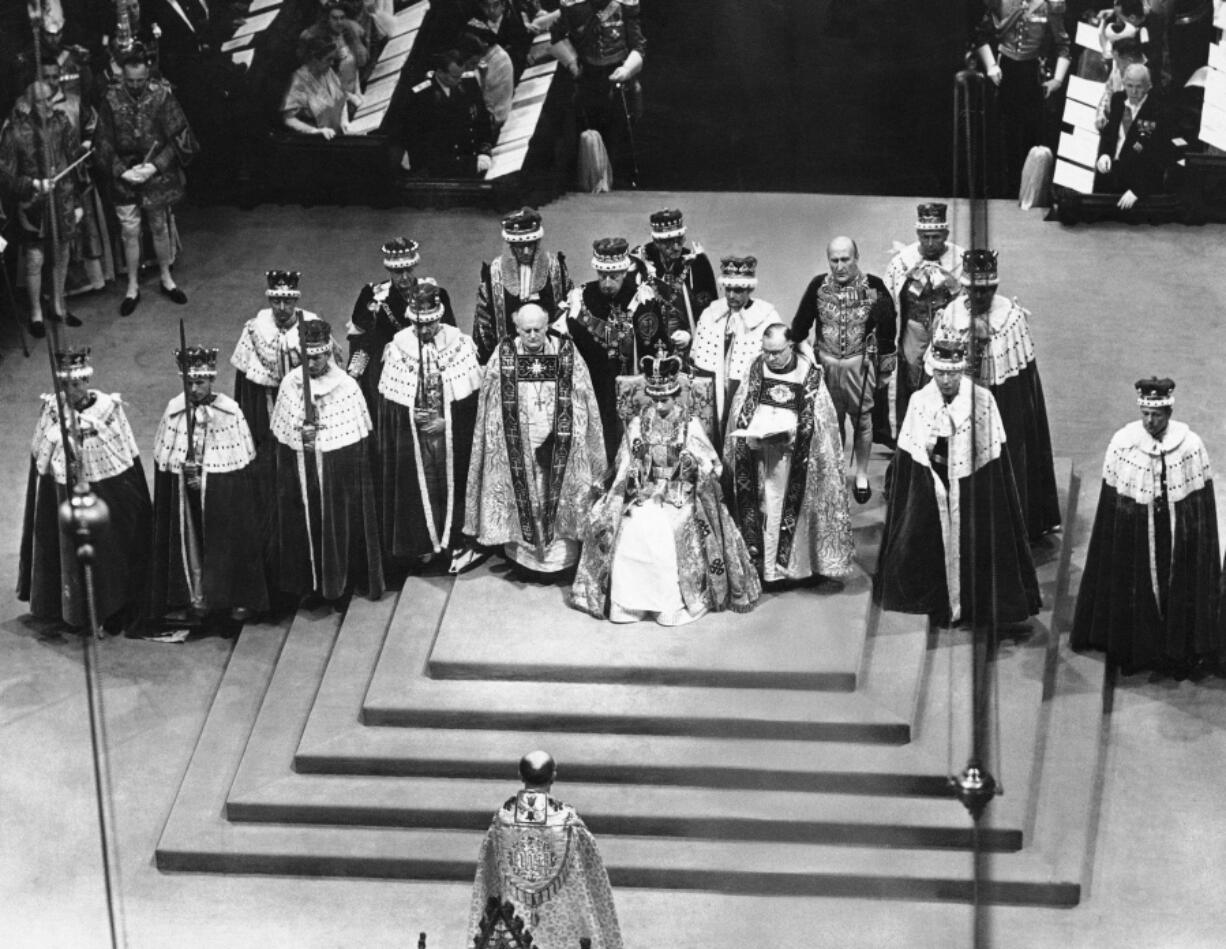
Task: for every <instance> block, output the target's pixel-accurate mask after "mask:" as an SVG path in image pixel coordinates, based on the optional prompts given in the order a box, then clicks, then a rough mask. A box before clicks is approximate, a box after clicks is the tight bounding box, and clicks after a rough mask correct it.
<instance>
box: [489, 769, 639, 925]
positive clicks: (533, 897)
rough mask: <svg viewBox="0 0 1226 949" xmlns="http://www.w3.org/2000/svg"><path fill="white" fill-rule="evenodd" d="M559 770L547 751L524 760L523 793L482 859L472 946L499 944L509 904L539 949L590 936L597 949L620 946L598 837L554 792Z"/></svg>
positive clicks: (496, 827) (499, 816)
mask: <svg viewBox="0 0 1226 949" xmlns="http://www.w3.org/2000/svg"><path fill="white" fill-rule="evenodd" d="M557 772H558V767H557V764H556V763H555V762H554V760H553V757H552V756H551V755H550V754H549V753H548V752H545V751H533V752H529V753H528V754H526V755H524V757H523V758H522V759H520V762H519V776H520V778H521V779H522V780H523V782H524V787H523V790H522V791H519V792H518V793H517V794H515V795H514V796H513V797H510V798H508V799H507V801H506V803H505V804H503V805H502V807H501V808H499V810H498V812H497V813H496V814H495V815H494V819H493V820H492V821H491V822H490V827H489V830H488V831H486V834H485V840H484V841H483V842H482V844H481V852H480V854H479V855H478V856H477V875H476V877H475V878H474V880H473V895H472V904H471V909H470V913H469V918H468V939H467V941H466V945H470V946H471V945H478V946H485V945H487V944H489V945H493V944H494V943H492V942H489V938H490V936H491V932H492V931H493V930H494V929H495V928H496V927H499V926H509V925H510V924H511V923H512V919H513V918H514V917H513V918H512V919H503V918H502V917H501V916H500V910H501V907H502V906H503V905H504V904H506V903H508V902H509V903H510V904H511V912H512V913H513V914H514V916H518V917H520V919H521V920H522V921H523V922H524V923H525V924H526V926H525V929H524V933H525V934H526V935H530V936H531V937H532V944H533V945H534V946H559V947H561V946H567V947H569V946H572V945H573V946H578V945H579V940H580V939H588V940H590V941H591V947H592V949H621V945H622V937H621V929H620V927H619V926H618V924H617V909H616V908H615V907H614V905H613V888H612V887H611V886H610V885H609V875H608V873H607V872H605V868H604V862H603V861H602V860H601V859H600V851H599V850H598V849H597V847H596V839H595V838H594V837H593V836H592V832H591V831H589V830H588V829H587V826H586V825H585V824H584V823H583V820H582V818H580V817H579V815H578V814H577V813H576V812H575V809H574V808H573V807H571V806H570V805H569V804H564V803H563V802H562V801H559V800H558V799H557V798H555V797H554V796H553V795H552V793H551V792H552V790H553V783H554V781H555V779H556V778H557ZM474 940H476V941H475V942H474ZM502 944H503V943H498V945H502Z"/></svg>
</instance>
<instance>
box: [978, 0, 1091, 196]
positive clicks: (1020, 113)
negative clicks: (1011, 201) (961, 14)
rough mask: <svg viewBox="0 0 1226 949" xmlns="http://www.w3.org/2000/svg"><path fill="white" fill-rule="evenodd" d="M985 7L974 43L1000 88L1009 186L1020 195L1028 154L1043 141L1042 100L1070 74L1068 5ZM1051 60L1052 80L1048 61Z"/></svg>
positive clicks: (1037, 0) (1059, 1)
mask: <svg viewBox="0 0 1226 949" xmlns="http://www.w3.org/2000/svg"><path fill="white" fill-rule="evenodd" d="M985 6H986V7H987V10H986V11H985V12H984V15H983V19H982V20H981V21H980V24H979V28H978V30H977V31H976V35H975V42H976V46H977V50H978V53H979V60H980V62H981V63H982V64H983V68H984V71H985V72H986V73H987V74H988V78H989V79H990V80H991V81H992V82H993V83H995V84H996V85H997V86H998V87H999V94H998V97H997V101H998V103H999V107H1000V124H1001V129H1002V131H1003V133H1004V140H1005V184H1006V187H1007V188H1008V189H1009V190H1008V193H1009V194H1013V195H1015V194H1017V191H1018V185H1019V184H1020V182H1021V177H1022V164H1023V163H1024V162H1025V160H1026V155H1027V153H1028V152H1029V151H1030V149H1031V147H1032V146H1034V145H1039V144H1041V143H1042V140H1043V100H1044V99H1046V98H1049V97H1051V96H1053V95H1056V94H1057V93H1059V92H1060V90H1061V89H1062V88H1063V87H1064V79H1065V77H1066V76H1067V75H1068V70H1069V37H1068V32H1067V30H1066V29H1065V27H1064V0H987V3H986V4H985ZM993 47H995V51H994V50H993ZM1051 57H1054V58H1055V66H1054V67H1053V69H1052V75H1051V77H1050V78H1048V77H1047V76H1046V75H1045V74H1044V72H1043V59H1045V58H1048V59H1049V58H1051Z"/></svg>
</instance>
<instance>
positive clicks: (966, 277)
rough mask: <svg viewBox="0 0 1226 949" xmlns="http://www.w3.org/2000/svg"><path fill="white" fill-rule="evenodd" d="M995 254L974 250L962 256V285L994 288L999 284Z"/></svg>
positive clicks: (979, 249)
mask: <svg viewBox="0 0 1226 949" xmlns="http://www.w3.org/2000/svg"><path fill="white" fill-rule="evenodd" d="M997 256H998V255H997V253H996V251H994V250H986V249H984V248H976V249H975V250H968V251H965V252H964V253H963V254H962V285H963V286H964V287H994V286H996V285H997V284H998V283H1000V279H999V277H998V276H997V273H996V270H997V267H996V260H997Z"/></svg>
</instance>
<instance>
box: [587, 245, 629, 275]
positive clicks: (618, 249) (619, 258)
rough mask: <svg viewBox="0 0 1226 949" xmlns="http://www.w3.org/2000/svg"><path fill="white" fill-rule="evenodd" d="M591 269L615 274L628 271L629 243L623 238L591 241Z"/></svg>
mask: <svg viewBox="0 0 1226 949" xmlns="http://www.w3.org/2000/svg"><path fill="white" fill-rule="evenodd" d="M592 269H593V270H595V271H598V272H601V273H616V272H618V271H622V270H629V269H630V242H629V241H628V240H626V239H625V238H624V237H602V238H600V239H599V240H595V241H592Z"/></svg>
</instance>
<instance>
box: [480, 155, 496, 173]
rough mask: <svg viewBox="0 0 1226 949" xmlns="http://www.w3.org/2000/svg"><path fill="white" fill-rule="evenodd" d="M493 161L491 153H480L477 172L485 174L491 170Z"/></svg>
mask: <svg viewBox="0 0 1226 949" xmlns="http://www.w3.org/2000/svg"><path fill="white" fill-rule="evenodd" d="M493 163H494V161H493V159H492V158H490V156H489V155H478V156H477V174H479V175H484V174H485V173H486V172H487V171H489V170H490V166H491V165H492V164H493Z"/></svg>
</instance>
